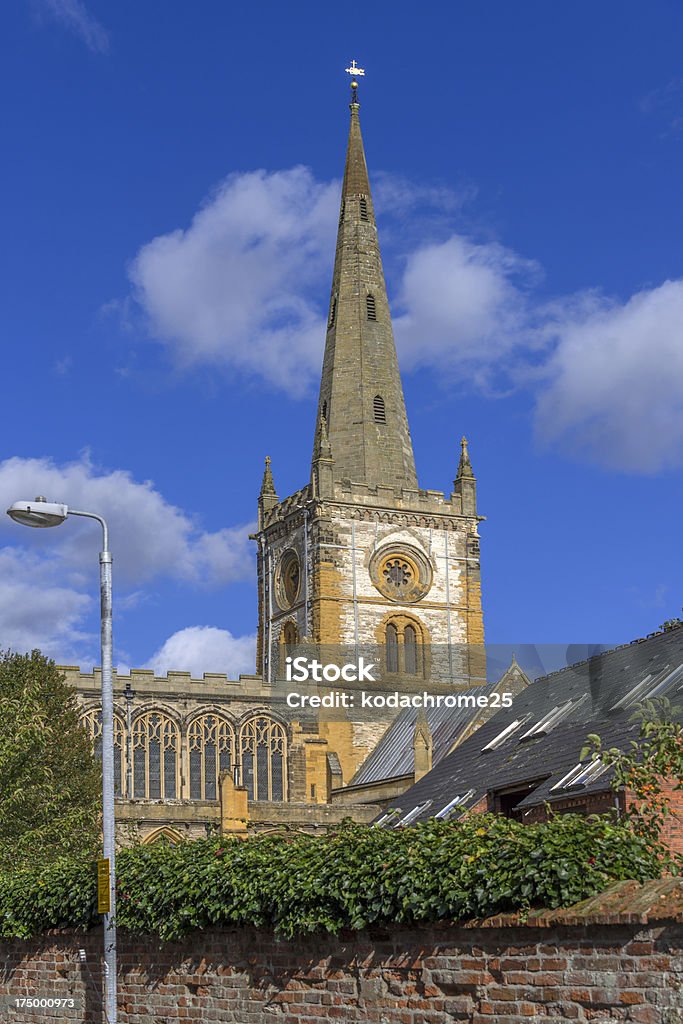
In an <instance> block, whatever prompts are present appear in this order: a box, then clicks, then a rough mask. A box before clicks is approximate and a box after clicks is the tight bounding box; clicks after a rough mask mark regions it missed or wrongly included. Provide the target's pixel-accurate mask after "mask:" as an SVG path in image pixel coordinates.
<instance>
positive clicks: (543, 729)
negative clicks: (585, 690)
mask: <svg viewBox="0 0 683 1024" xmlns="http://www.w3.org/2000/svg"><path fill="white" fill-rule="evenodd" d="M585 699H586V694H584V695H583V697H580V698H579V700H566V701H565V702H564V703H563V704H556V705H555V707H554V708H553V709H552V711H548V712H547V714H545V715H544V716H543V718H541V719H540V720H539V721H538V722H536V724H535V725H532V726H531V728H530V729H527V731H526V732H524V733H522V735H521V736H520V737H519V742H520V743H522V742H523V741H524V740H530V739H532V738H533V737H534V736H545V734H546V733H548V732H550V730H551V729H554V728H555V726H556V725H557V724H558V722H561V721H562V719H563V718H566V717H567V715H568V714H569V712H570V711H573V710H574V708H578V706H579V705H580V704H582V703H583V701H584V700H585Z"/></svg>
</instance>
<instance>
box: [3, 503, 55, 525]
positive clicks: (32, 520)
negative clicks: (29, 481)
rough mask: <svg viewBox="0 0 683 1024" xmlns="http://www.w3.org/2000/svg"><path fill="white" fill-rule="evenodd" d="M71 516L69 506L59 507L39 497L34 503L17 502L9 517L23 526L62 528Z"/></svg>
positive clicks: (9, 509) (8, 513)
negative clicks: (69, 515)
mask: <svg viewBox="0 0 683 1024" xmlns="http://www.w3.org/2000/svg"><path fill="white" fill-rule="evenodd" d="M68 514H69V507H68V505H59V504H57V502H54V501H46V500H45V498H43V497H41V496H38V497H37V498H35V499H34V500H33V501H15V502H14V504H13V505H10V507H9V508H8V509H7V515H8V516H9V517H10V519H13V520H14V521H15V523H21V525H22V526H37V527H42V528H45V527H46V526H60V525H61V524H62V523H63V522H64V520H65V519H66V517H67V516H68Z"/></svg>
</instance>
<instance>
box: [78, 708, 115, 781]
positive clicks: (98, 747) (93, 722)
mask: <svg viewBox="0 0 683 1024" xmlns="http://www.w3.org/2000/svg"><path fill="white" fill-rule="evenodd" d="M81 725H83V726H84V728H85V729H87V731H88V733H89V735H90V739H91V740H92V744H93V747H94V748H95V756H96V757H97V759H98V761H101V760H102V711H101V710H100V709H96V708H92V709H91V710H90V711H86V713H85V714H84V715H83V716H82V717H81ZM124 736H125V730H124V726H123V720H122V719H120V718H119V716H118V715H114V794H115V795H116V796H122V795H123V765H124V760H125V758H124V754H123V747H124Z"/></svg>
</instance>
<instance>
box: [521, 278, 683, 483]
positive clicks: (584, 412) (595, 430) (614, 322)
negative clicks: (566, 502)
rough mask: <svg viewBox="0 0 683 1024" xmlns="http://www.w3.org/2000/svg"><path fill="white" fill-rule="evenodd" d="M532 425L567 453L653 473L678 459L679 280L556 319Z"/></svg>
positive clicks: (682, 381) (681, 421)
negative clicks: (581, 314) (551, 350)
mask: <svg viewBox="0 0 683 1024" xmlns="http://www.w3.org/2000/svg"><path fill="white" fill-rule="evenodd" d="M557 332H558V343H557V347H556V349H555V351H554V353H553V354H552V356H551V357H550V360H549V362H548V364H547V366H546V372H547V380H546V382H545V384H544V386H543V388H542V390H541V393H540V395H539V398H538V405H537V431H538V435H539V437H540V438H541V439H542V440H543V441H544V442H546V443H555V444H559V445H561V447H562V448H563V449H565V450H567V451H569V452H571V453H572V454H573V455H576V456H579V457H585V458H587V459H589V460H590V461H593V462H596V463H598V464H602V465H604V466H608V467H611V468H616V469H621V470H626V471H635V472H646V473H647V472H656V471H658V470H661V469H664V468H667V467H670V466H674V465H680V464H681V462H683V281H667V282H665V283H664V284H662V285H660V286H659V287H657V288H651V289H649V290H646V291H642V292H639V293H638V294H637V295H634V296H633V297H632V298H631V299H629V300H628V301H627V302H624V303H623V304H619V303H607V302H605V303H603V305H602V308H599V309H595V310H593V311H591V312H589V313H587V315H585V316H584V317H582V318H579V319H575V320H571V319H570V320H568V321H567V322H564V323H559V324H558V325H557Z"/></svg>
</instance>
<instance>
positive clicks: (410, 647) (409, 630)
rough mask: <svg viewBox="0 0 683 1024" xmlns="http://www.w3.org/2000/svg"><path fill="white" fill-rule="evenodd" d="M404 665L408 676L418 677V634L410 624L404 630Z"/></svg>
mask: <svg viewBox="0 0 683 1024" xmlns="http://www.w3.org/2000/svg"><path fill="white" fill-rule="evenodd" d="M403 664H404V667H405V670H406V673H408V675H412V676H414V675H417V632H416V630H415V626H411V625H410V623H409V624H408V625H407V626H406V628H405V629H404V630H403Z"/></svg>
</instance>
